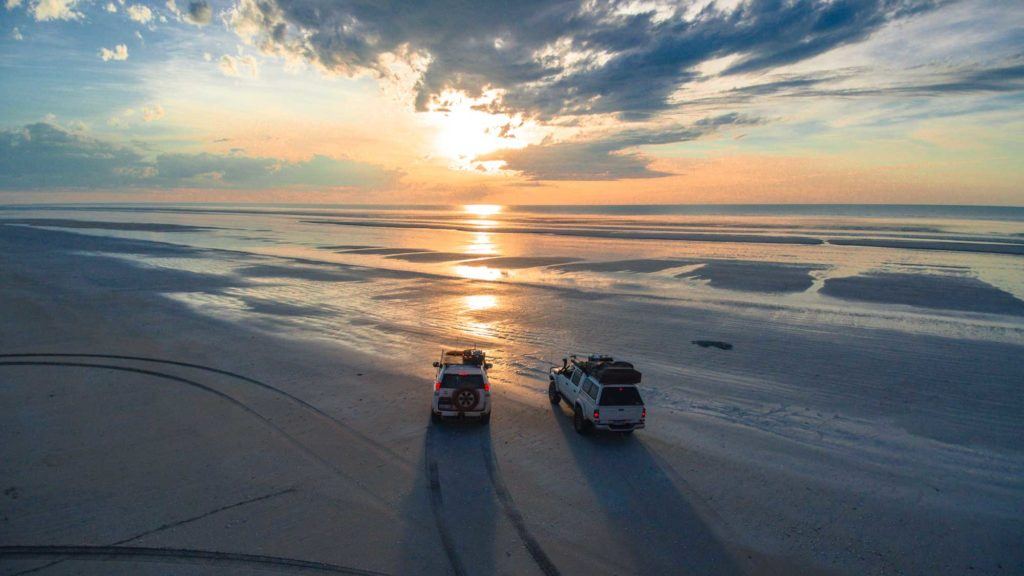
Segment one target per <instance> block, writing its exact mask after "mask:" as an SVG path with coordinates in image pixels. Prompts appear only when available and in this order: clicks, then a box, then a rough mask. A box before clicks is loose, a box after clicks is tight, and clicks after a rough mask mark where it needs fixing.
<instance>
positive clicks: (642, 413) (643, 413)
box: [640, 406, 647, 420]
mask: <svg viewBox="0 0 1024 576" xmlns="http://www.w3.org/2000/svg"><path fill="white" fill-rule="evenodd" d="M644 418H647V407H646V406H644V411H643V412H641V413H640V419H641V420H643V419H644Z"/></svg>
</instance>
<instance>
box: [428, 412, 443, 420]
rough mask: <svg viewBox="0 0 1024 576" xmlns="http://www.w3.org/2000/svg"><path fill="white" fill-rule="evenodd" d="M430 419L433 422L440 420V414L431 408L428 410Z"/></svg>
mask: <svg viewBox="0 0 1024 576" xmlns="http://www.w3.org/2000/svg"><path fill="white" fill-rule="evenodd" d="M430 420H431V421H432V422H435V423H436V422H440V421H441V415H440V414H438V413H437V412H434V411H433V410H431V411H430Z"/></svg>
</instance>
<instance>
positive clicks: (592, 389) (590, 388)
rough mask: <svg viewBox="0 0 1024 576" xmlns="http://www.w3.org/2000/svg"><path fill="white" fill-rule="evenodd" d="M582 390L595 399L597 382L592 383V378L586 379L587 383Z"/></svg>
mask: <svg viewBox="0 0 1024 576" xmlns="http://www.w3.org/2000/svg"><path fill="white" fill-rule="evenodd" d="M583 391H584V392H586V393H587V396H590V397H591V398H593V399H594V400H597V392H598V389H597V384H594V381H593V380H587V385H586V387H585V388H584V389H583Z"/></svg>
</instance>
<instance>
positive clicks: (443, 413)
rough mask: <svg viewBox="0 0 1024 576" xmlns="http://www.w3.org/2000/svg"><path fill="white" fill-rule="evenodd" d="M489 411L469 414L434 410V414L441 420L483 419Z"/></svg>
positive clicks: (475, 411)
mask: <svg viewBox="0 0 1024 576" xmlns="http://www.w3.org/2000/svg"><path fill="white" fill-rule="evenodd" d="M490 413H491V411H490V410H473V411H469V412H457V411H455V410H434V414H436V415H438V416H440V417H442V418H483V417H484V416H487V415H488V414H490Z"/></svg>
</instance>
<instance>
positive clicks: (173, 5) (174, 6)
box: [166, 0, 181, 18]
mask: <svg viewBox="0 0 1024 576" xmlns="http://www.w3.org/2000/svg"><path fill="white" fill-rule="evenodd" d="M166 5H167V9H168V10H170V12H171V14H174V15H175V16H177V17H178V18H181V10H180V9H178V3H177V2H175V1H174V0H167V4H166Z"/></svg>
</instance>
